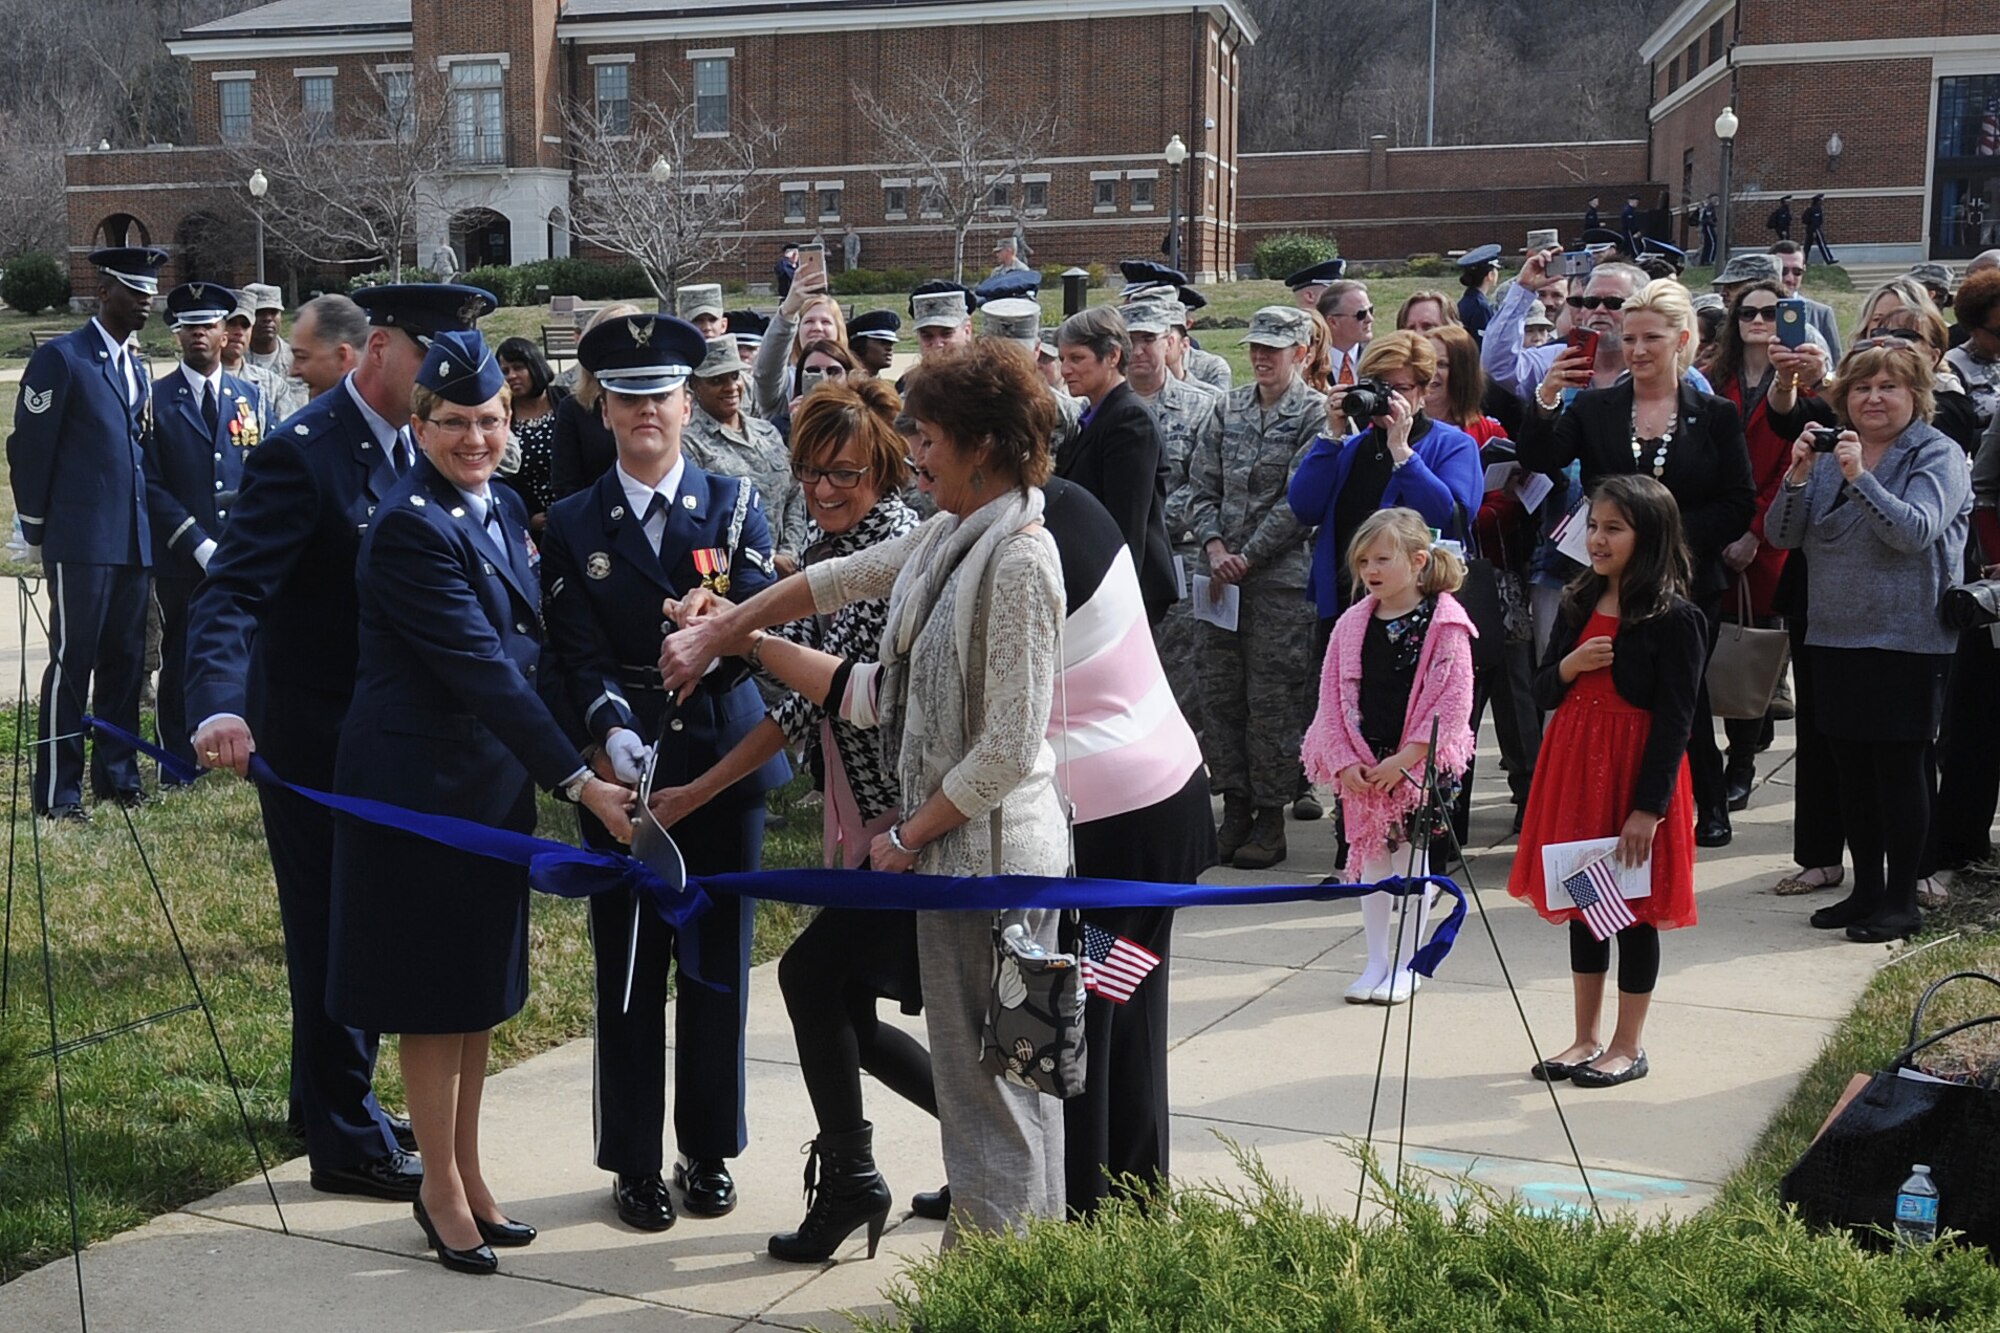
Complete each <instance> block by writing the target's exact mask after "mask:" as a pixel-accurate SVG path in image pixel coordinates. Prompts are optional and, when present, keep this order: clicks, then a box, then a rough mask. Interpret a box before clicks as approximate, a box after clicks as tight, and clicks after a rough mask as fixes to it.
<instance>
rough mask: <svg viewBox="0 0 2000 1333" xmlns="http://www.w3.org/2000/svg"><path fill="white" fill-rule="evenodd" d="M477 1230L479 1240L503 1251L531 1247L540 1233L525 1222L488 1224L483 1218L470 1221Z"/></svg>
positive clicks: (512, 1221) (508, 1220) (507, 1221)
mask: <svg viewBox="0 0 2000 1333" xmlns="http://www.w3.org/2000/svg"><path fill="white" fill-rule="evenodd" d="M472 1220H473V1222H474V1224H475V1225H477V1226H478V1228H479V1235H480V1238H481V1239H483V1240H484V1241H485V1242H486V1243H487V1244H488V1245H497V1246H499V1247H500V1248H501V1249H504V1250H517V1249H520V1248H521V1247H522V1246H524V1245H532V1244H533V1243H534V1240H535V1237H536V1236H539V1235H541V1234H542V1233H541V1232H539V1231H537V1230H535V1229H534V1228H533V1227H531V1226H529V1225H528V1224H527V1223H526V1222H516V1221H514V1220H513V1219H512V1218H508V1219H507V1220H505V1221H502V1222H489V1221H487V1220H486V1219H485V1218H483V1217H475V1218H473V1219H472Z"/></svg>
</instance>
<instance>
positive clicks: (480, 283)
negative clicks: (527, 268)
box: [452, 264, 532, 305]
mask: <svg viewBox="0 0 2000 1333" xmlns="http://www.w3.org/2000/svg"><path fill="white" fill-rule="evenodd" d="M452 281H453V282H462V283H464V284H465V285H466V286H468V287H484V288H485V289H486V290H487V291H489V292H492V293H493V295H494V297H495V298H496V299H497V300H498V301H499V302H500V304H501V305H526V304H527V303H528V298H525V297H523V296H522V295H521V287H522V282H521V270H520V269H518V268H514V267H513V266H512V265H506V264H486V265H482V266H481V267H479V268H473V269H467V270H466V271H465V272H463V273H461V274H459V275H458V276H457V277H456V278H453V279H452ZM531 290H532V289H531Z"/></svg>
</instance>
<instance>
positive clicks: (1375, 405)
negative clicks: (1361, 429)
mask: <svg viewBox="0 0 2000 1333" xmlns="http://www.w3.org/2000/svg"><path fill="white" fill-rule="evenodd" d="M1389 393H1390V389H1389V386H1388V385H1386V384H1384V383H1383V382H1382V381H1381V380H1378V379H1359V380H1356V381H1355V382H1354V384H1353V385H1352V386H1351V387H1350V388H1349V389H1348V390H1347V392H1346V393H1344V394H1342V395H1341V397H1340V411H1341V415H1343V416H1345V417H1346V418H1347V420H1348V421H1349V422H1350V423H1352V424H1353V425H1357V426H1358V425H1360V424H1361V423H1362V422H1364V421H1372V420H1373V419H1374V418H1376V417H1386V416H1388V415H1389Z"/></svg>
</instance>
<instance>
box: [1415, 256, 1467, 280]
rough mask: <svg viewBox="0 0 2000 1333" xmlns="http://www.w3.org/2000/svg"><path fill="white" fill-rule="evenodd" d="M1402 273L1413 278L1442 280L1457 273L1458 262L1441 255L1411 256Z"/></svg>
mask: <svg viewBox="0 0 2000 1333" xmlns="http://www.w3.org/2000/svg"><path fill="white" fill-rule="evenodd" d="M1403 271H1404V272H1405V273H1407V274H1408V275H1409V276H1410V277H1413V278H1444V277H1450V276H1451V275H1453V274H1455V273H1457V272H1458V261H1456V260H1452V259H1446V258H1445V257H1444V256H1443V255H1411V256H1410V262H1409V263H1407V264H1405V265H1404V266H1403Z"/></svg>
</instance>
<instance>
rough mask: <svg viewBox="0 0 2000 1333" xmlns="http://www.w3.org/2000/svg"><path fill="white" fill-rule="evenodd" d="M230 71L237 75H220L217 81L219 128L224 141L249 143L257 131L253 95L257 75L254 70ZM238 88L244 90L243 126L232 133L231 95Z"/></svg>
mask: <svg viewBox="0 0 2000 1333" xmlns="http://www.w3.org/2000/svg"><path fill="white" fill-rule="evenodd" d="M230 73H231V74H232V75H234V76H235V77H231V78H222V77H219V76H218V77H217V79H216V81H215V82H216V90H215V91H216V97H217V108H216V110H217V124H218V129H219V131H220V133H221V135H222V141H223V142H224V143H247V142H249V141H250V140H251V139H252V138H253V137H255V135H256V133H257V108H256V99H255V98H253V97H252V96H251V94H252V92H254V91H255V87H254V85H255V83H256V79H257V75H256V72H255V71H254V70H243V71H235V70H232V71H230ZM238 88H241V89H242V90H243V112H242V117H241V119H242V128H241V130H239V131H238V132H237V133H235V134H231V133H230V132H229V120H230V113H229V95H230V93H231V92H232V91H233V90H235V89H238Z"/></svg>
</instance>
